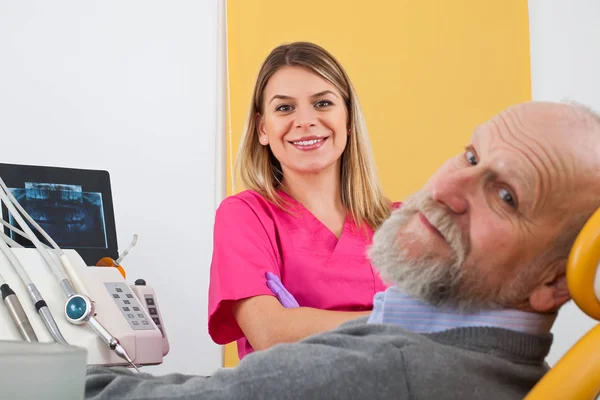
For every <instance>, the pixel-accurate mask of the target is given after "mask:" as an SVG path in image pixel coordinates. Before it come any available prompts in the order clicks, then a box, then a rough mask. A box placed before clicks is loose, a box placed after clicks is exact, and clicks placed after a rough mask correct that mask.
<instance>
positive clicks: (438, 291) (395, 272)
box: [368, 192, 506, 312]
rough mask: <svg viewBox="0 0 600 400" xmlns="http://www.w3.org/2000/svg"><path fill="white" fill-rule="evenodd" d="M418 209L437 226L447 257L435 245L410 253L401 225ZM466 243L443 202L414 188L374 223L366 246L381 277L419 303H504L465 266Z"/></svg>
mask: <svg viewBox="0 0 600 400" xmlns="http://www.w3.org/2000/svg"><path fill="white" fill-rule="evenodd" d="M418 212H421V213H422V214H423V215H424V216H425V217H426V218H427V220H428V221H429V222H430V223H431V224H432V225H433V226H434V227H435V228H437V229H438V230H439V231H440V233H441V234H442V236H444V238H445V239H446V241H447V242H448V244H449V245H450V247H451V248H452V253H453V254H452V256H451V257H450V258H448V257H442V256H440V255H438V254H437V253H436V251H435V249H434V248H430V249H425V250H424V251H423V254H419V255H417V256H415V255H411V254H410V249H411V247H414V243H415V239H414V238H412V237H409V236H408V235H409V233H408V232H403V228H405V226H406V225H407V223H408V222H409V221H410V220H411V218H412V217H413V216H414V215H415V214H417V213H418ZM469 251H470V242H469V238H468V236H467V235H465V234H464V233H463V232H461V230H460V229H459V228H458V226H457V225H456V224H455V222H454V220H453V216H452V215H451V213H450V212H449V211H448V210H447V209H446V207H444V206H443V205H441V204H439V203H437V202H436V201H434V200H433V199H432V198H431V196H430V195H429V194H428V193H426V192H418V193H416V194H415V195H413V196H411V197H410V198H408V200H407V201H406V202H404V203H403V204H402V206H401V207H400V208H399V209H397V210H394V212H393V213H392V215H391V216H390V217H389V218H388V219H387V220H386V221H385V222H384V223H383V224H382V225H381V226H380V227H379V229H378V230H377V231H376V232H375V234H374V236H373V244H372V246H371V247H370V248H369V250H368V256H369V258H370V259H371V262H372V264H373V267H374V268H376V269H377V270H378V271H379V273H380V274H381V277H382V279H383V280H384V281H388V282H390V283H394V284H396V286H397V287H398V289H399V290H400V291H402V292H404V293H406V294H408V295H411V296H413V297H415V298H416V299H419V300H421V301H424V302H426V303H429V304H431V305H434V306H438V307H451V308H454V309H458V310H459V311H462V312H473V311H477V310H480V309H490V308H499V307H504V306H505V305H506V304H505V301H503V300H502V299H501V298H500V297H502V296H500V292H501V291H502V290H501V288H496V289H495V290H494V288H492V287H490V285H489V284H487V279H486V276H484V274H483V273H482V272H481V271H480V269H478V268H475V267H476V266H472V267H470V268H466V267H465V259H466V257H467V255H468V253H469Z"/></svg>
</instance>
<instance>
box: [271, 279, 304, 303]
mask: <svg viewBox="0 0 600 400" xmlns="http://www.w3.org/2000/svg"><path fill="white" fill-rule="evenodd" d="M266 276H267V286H268V287H269V289H271V292H273V293H274V294H275V296H276V297H277V299H278V300H279V302H280V303H281V304H282V305H283V306H284V307H285V308H295V307H300V305H299V304H298V302H297V301H296V299H295V298H294V296H292V294H291V293H290V292H288V291H287V289H286V288H285V287H284V286H283V283H281V281H280V280H279V277H277V275H275V274H273V273H271V272H267V274H266Z"/></svg>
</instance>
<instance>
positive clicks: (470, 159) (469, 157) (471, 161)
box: [465, 150, 477, 165]
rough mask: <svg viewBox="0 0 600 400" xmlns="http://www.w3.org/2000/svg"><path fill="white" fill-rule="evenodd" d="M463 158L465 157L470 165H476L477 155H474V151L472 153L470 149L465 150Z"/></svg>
mask: <svg viewBox="0 0 600 400" xmlns="http://www.w3.org/2000/svg"><path fill="white" fill-rule="evenodd" d="M465 158H466V159H467V162H468V163H469V164H471V165H477V157H476V156H475V153H473V151H472V150H467V151H466V152H465Z"/></svg>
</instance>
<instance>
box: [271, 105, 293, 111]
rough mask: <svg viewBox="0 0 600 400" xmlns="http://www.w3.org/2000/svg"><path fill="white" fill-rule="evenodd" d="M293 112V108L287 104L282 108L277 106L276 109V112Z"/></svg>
mask: <svg viewBox="0 0 600 400" xmlns="http://www.w3.org/2000/svg"><path fill="white" fill-rule="evenodd" d="M291 110H292V106H288V105H286V104H282V105H280V106H277V108H275V111H282V112H288V111H291Z"/></svg>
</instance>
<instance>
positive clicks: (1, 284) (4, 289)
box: [0, 240, 38, 343]
mask: <svg viewBox="0 0 600 400" xmlns="http://www.w3.org/2000/svg"><path fill="white" fill-rule="evenodd" d="M0 242H2V243H4V242H3V241H2V240H0ZM5 245H6V244H5ZM0 292H1V293H2V301H4V304H5V305H6V308H7V309H8V313H9V314H10V317H11V318H12V320H13V322H14V323H15V326H16V327H17V329H18V331H19V333H20V334H21V337H22V338H23V340H25V341H27V342H30V343H31V342H37V341H38V338H37V336H36V334H35V331H34V330H33V326H31V322H29V318H27V314H26V313H25V310H24V309H23V306H22V305H21V302H20V301H19V298H18V297H17V294H16V293H15V292H14V291H13V290H12V289H11V288H10V286H9V285H8V283H6V281H5V280H4V278H3V277H2V275H0Z"/></svg>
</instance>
